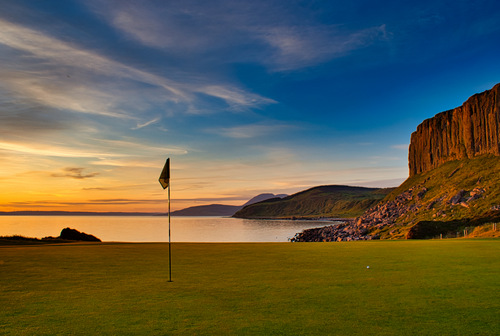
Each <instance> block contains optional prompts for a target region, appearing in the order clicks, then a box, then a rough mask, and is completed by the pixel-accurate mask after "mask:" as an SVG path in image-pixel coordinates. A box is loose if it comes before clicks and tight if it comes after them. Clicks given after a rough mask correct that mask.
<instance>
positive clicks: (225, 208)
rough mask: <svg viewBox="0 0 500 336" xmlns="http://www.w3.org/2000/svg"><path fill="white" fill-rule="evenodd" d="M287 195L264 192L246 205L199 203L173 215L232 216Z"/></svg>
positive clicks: (174, 212)
mask: <svg viewBox="0 0 500 336" xmlns="http://www.w3.org/2000/svg"><path fill="white" fill-rule="evenodd" d="M285 196H287V195H284V194H280V195H274V194H271V193H264V194H260V195H257V196H255V197H253V198H252V199H250V200H249V201H248V202H246V203H245V204H244V205H223V204H210V205H198V206H193V207H189V208H185V209H182V210H177V211H173V212H172V216H232V215H234V213H235V212H237V211H238V210H240V209H241V208H243V207H244V206H246V205H249V204H253V203H256V202H260V201H263V200H267V199H270V198H279V199H280V198H281V197H285Z"/></svg>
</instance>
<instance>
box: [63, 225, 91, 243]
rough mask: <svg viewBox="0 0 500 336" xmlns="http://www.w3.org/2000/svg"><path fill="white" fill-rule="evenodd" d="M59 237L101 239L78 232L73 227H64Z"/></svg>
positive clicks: (84, 239) (80, 239) (86, 239)
mask: <svg viewBox="0 0 500 336" xmlns="http://www.w3.org/2000/svg"><path fill="white" fill-rule="evenodd" d="M59 238H60V239H65V240H78V241H92V242H100V241H101V240H100V239H99V238H97V237H95V236H93V235H89V234H86V233H84V232H80V231H78V230H75V229H70V228H65V229H63V230H62V231H61V235H60V236H59Z"/></svg>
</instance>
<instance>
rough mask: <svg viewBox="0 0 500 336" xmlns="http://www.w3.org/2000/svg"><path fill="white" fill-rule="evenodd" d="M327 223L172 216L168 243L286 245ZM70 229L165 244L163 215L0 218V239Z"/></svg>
mask: <svg viewBox="0 0 500 336" xmlns="http://www.w3.org/2000/svg"><path fill="white" fill-rule="evenodd" d="M337 223H339V222H335V221H327V220H260V219H259V220H257V219H241V218H232V217H186V216H172V217H171V219H170V232H171V241H172V242H287V241H289V240H290V239H291V238H293V236H295V234H296V233H298V232H301V231H302V230H305V229H309V228H315V227H323V226H327V225H332V224H337ZM66 227H70V228H72V229H76V230H78V231H80V232H85V233H87V234H91V235H94V236H96V237H97V238H99V239H101V240H102V241H106V242H168V227H169V223H168V217H167V216H0V236H11V235H21V236H25V237H32V238H43V237H47V236H53V237H57V236H59V234H60V233H61V230H62V229H64V228H66Z"/></svg>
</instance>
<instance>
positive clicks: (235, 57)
mask: <svg viewBox="0 0 500 336" xmlns="http://www.w3.org/2000/svg"><path fill="white" fill-rule="evenodd" d="M498 82H500V2H498V0H492V1H481V0H479V1H460V0H455V1H440V0H432V1H428V0H422V1H400V0H398V1H361V0H345V1H344V0H342V1H337V0H325V1H294V0H280V1H273V0H262V1H260V0H252V1H234V0H233V1H229V0H214V1H190V0H186V1H168V0H164V1H160V0H159V1H125V0H115V1H113V0H106V1H104V0H80V1H78V0H65V1H48V0H47V1H36V0H11V1H9V0H6V1H2V3H1V5H0V158H1V168H0V183H1V193H0V211H15V210H63V211H147V212H157V211H166V203H165V199H166V193H165V192H164V190H163V189H162V188H161V186H160V184H159V183H158V176H159V174H160V172H161V169H162V167H163V164H164V163H165V159H166V158H167V157H170V158H171V169H172V170H171V176H172V179H171V183H172V191H171V194H172V209H173V210H176V209H181V208H185V207H187V206H193V205H204V204H212V203H219V204H233V205H240V204H243V203H245V202H246V201H247V200H248V199H250V198H251V197H253V196H255V195H257V194H260V193H264V192H271V193H276V194H278V193H287V194H291V193H294V192H298V191H300V190H304V189H307V188H309V187H313V186H317V185H324V184H348V185H358V186H380V187H388V186H397V185H399V184H400V183H401V182H402V181H403V180H404V179H405V178H406V177H407V176H408V163H407V155H408V144H409V141H410V135H411V133H412V132H413V131H414V130H415V129H416V127H417V125H418V124H419V123H421V122H422V121H423V120H424V119H426V118H429V117H432V116H433V115H435V114H436V113H439V112H441V111H444V110H448V109H451V108H454V107H457V106H460V105H461V104H462V103H463V102H464V101H465V100H466V99H467V98H468V97H469V96H471V95H473V94H475V93H478V92H482V91H484V90H487V89H490V88H491V87H493V85H494V84H496V83H498Z"/></svg>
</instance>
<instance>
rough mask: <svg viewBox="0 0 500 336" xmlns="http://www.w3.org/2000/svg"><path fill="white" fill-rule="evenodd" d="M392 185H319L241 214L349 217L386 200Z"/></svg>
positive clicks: (239, 214)
mask: <svg viewBox="0 0 500 336" xmlns="http://www.w3.org/2000/svg"><path fill="white" fill-rule="evenodd" d="M391 191H392V188H389V189H380V188H363V187H351V186H341V185H330V186H319V187H314V188H311V189H308V190H305V191H301V192H299V193H296V194H293V195H290V196H288V197H285V198H273V199H269V200H266V201H263V202H259V203H254V204H251V205H248V206H246V207H244V208H243V209H241V210H240V211H238V212H237V213H236V214H235V215H234V217H238V218H293V217H299V218H317V217H332V218H349V217H356V216H359V215H360V214H362V213H363V212H364V211H365V210H366V209H368V208H370V207H372V206H373V205H375V204H376V203H377V202H379V201H380V200H382V199H383V198H384V197H385V196H386V195H387V194H388V193H389V192H391Z"/></svg>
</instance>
